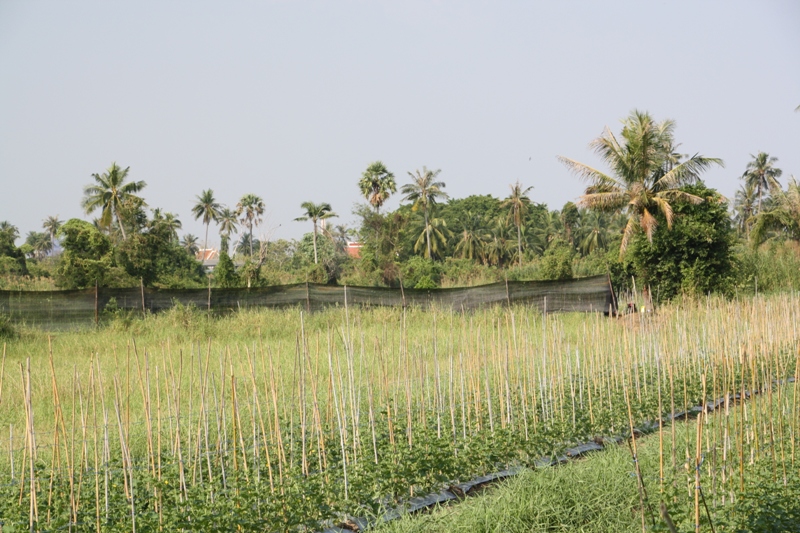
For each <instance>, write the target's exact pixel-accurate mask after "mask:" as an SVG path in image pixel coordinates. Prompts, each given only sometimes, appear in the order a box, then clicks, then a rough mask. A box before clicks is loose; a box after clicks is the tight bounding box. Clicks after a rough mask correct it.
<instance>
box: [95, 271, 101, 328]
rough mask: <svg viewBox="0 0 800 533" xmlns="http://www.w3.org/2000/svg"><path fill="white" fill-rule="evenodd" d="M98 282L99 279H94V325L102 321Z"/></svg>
mask: <svg viewBox="0 0 800 533" xmlns="http://www.w3.org/2000/svg"><path fill="white" fill-rule="evenodd" d="M98 296H99V295H98V283H97V280H96V279H95V280H94V325H95V326H97V325H98V324H99V323H100V309H99V307H100V298H99V297H98Z"/></svg>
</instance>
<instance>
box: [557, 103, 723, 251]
mask: <svg viewBox="0 0 800 533" xmlns="http://www.w3.org/2000/svg"><path fill="white" fill-rule="evenodd" d="M674 130H675V122H674V121H671V120H665V121H662V122H656V121H654V120H653V118H652V117H651V116H650V115H649V114H648V113H645V112H641V111H637V110H634V111H633V112H632V113H631V114H630V116H628V118H626V119H625V120H624V121H623V127H622V134H621V135H622V139H621V141H620V140H618V139H617V137H615V136H614V134H613V133H611V130H609V129H608V128H606V130H605V132H603V134H602V135H601V136H600V137H598V138H597V139H595V140H593V141H592V142H591V143H590V144H589V146H590V147H591V148H593V149H594V151H595V153H597V154H598V155H599V156H600V157H601V158H602V159H603V160H604V161H605V162H606V164H607V165H608V166H609V167H610V168H611V173H610V174H606V173H604V172H601V171H600V170H597V169H595V168H592V167H590V166H589V165H586V164H584V163H579V162H578V161H575V160H573V159H568V158H566V157H561V156H559V158H558V159H559V160H560V161H561V162H562V163H563V164H564V165H565V166H566V167H567V168H568V169H569V170H571V171H572V172H573V173H575V174H577V175H578V177H580V178H581V179H583V180H585V181H587V182H588V183H589V186H588V187H586V191H585V193H584V194H583V196H581V197H580V198H579V199H578V204H579V205H580V206H582V207H588V208H591V209H599V210H601V211H611V212H616V211H624V212H625V213H626V214H627V216H628V223H627V225H626V226H625V231H624V232H623V235H622V242H621V244H620V255H622V254H623V253H624V252H625V249H626V248H627V246H628V243H629V242H630V239H631V237H632V236H633V235H634V234H635V233H636V232H637V231H638V230H640V229H641V230H643V231H644V232H645V235H647V239H648V240H649V241H650V242H652V240H653V232H654V231H655V229H656V226H657V225H658V222H657V220H656V217H655V214H656V213H657V212H659V211H660V212H661V213H662V214H663V215H664V218H665V219H666V222H667V227H668V228H670V229H671V228H672V221H673V219H674V214H673V211H672V206H671V205H670V202H674V201H676V200H681V199H682V200H685V201H688V202H691V203H695V204H697V203H700V202H702V201H703V199H702V198H700V197H698V196H695V195H693V194H689V193H686V192H683V191H681V190H679V188H680V187H681V186H683V185H685V184H687V183H691V182H693V181H695V180H696V179H697V178H698V176H699V175H700V173H701V172H703V171H704V170H706V169H708V168H709V167H711V166H712V165H720V166H723V163H722V160H721V159H717V158H711V157H704V156H701V155H697V154H695V155H693V156H692V157H689V158H687V159H686V160H684V161H680V159H681V158H677V159H678V160H676V155H675V146H676V145H675V140H674V134H673V133H674Z"/></svg>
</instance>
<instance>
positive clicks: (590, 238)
mask: <svg viewBox="0 0 800 533" xmlns="http://www.w3.org/2000/svg"><path fill="white" fill-rule="evenodd" d="M562 215H563V210H562ZM610 224H611V221H610V220H609V217H608V215H607V214H605V213H601V212H599V211H595V210H592V209H580V210H579V211H578V224H577V228H576V229H577V231H576V241H577V242H578V249H579V250H580V251H581V253H582V254H583V255H589V254H591V253H592V252H593V251H594V250H596V249H598V248H599V249H605V248H606V246H607V243H608V235H609V226H610Z"/></svg>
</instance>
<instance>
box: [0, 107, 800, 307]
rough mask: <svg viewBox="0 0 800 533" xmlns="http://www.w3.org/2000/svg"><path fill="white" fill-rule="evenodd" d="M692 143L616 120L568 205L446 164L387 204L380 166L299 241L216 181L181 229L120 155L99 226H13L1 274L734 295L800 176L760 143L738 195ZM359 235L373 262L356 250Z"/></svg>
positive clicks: (799, 201) (789, 215)
mask: <svg viewBox="0 0 800 533" xmlns="http://www.w3.org/2000/svg"><path fill="white" fill-rule="evenodd" d="M678 146H679V144H678V143H677V142H676V140H675V123H674V122H673V121H670V120H665V121H661V122H658V121H656V120H654V119H653V118H652V117H651V116H650V115H649V114H648V113H645V112H640V111H634V112H632V113H631V114H630V115H629V116H628V117H627V118H626V119H625V120H623V124H622V129H621V131H620V133H619V134H615V133H614V132H612V131H611V130H610V129H606V130H605V131H604V132H603V134H602V135H601V136H599V137H598V138H597V139H595V140H593V141H592V142H591V143H590V148H591V149H593V150H594V151H595V153H596V154H597V155H599V156H600V158H601V159H602V160H603V162H604V164H605V166H606V170H601V169H596V168H593V167H591V166H589V165H586V164H583V163H580V162H579V161H577V160H575V159H571V158H567V157H559V159H560V160H561V162H562V163H563V164H564V165H565V166H566V167H567V168H568V169H569V170H570V171H572V172H573V173H574V174H575V175H576V176H577V177H578V178H580V179H582V180H584V181H585V182H586V190H585V193H584V194H583V195H582V196H580V197H579V198H577V199H576V201H575V202H574V203H573V202H568V203H566V204H565V205H564V206H563V207H561V209H555V210H554V209H550V208H549V207H548V206H547V205H545V204H543V203H539V202H537V201H536V197H535V190H534V188H533V187H532V186H530V185H526V184H523V183H520V182H516V183H513V184H510V185H509V186H510V191H509V194H508V196H506V197H505V198H496V197H493V196H490V195H481V194H475V195H471V196H467V197H465V198H451V197H450V196H448V194H447V193H446V181H445V179H444V176H442V173H441V170H438V169H436V170H432V169H428V168H427V167H422V169H421V170H420V169H417V170H415V171H413V172H408V178H407V183H404V184H400V186H399V191H400V194H401V195H402V200H401V204H400V206H399V207H398V208H397V209H395V210H393V211H386V210H382V208H383V207H384V205H385V203H386V201H387V200H388V199H389V198H390V197H391V196H392V195H393V194H396V193H397V192H398V183H397V181H396V179H395V175H394V173H393V172H391V171H390V170H389V169H388V168H387V167H386V165H385V164H384V163H382V162H381V161H375V162H373V163H371V164H370V165H368V167H367V168H366V170H365V171H364V172H363V174H362V176H361V178H360V180H358V181H357V186H358V190H359V192H360V193H361V195H362V197H363V198H364V200H365V201H366V203H365V204H361V205H358V206H357V207H356V208H355V209H354V214H356V215H357V216H358V219H359V222H358V224H357V225H356V227H347V226H343V225H331V224H329V220H330V219H331V218H332V217H335V216H336V214H335V213H334V212H333V208H332V206H331V205H330V204H329V203H327V202H319V203H316V202H313V201H306V202H303V203H302V205H301V206H300V207H299V209H298V215H299V216H298V218H296V219H295V220H298V221H311V223H312V228H311V230H312V231H310V232H309V233H308V234H306V235H305V236H304V237H303V238H302V239H300V240H299V241H286V240H271V239H270V238H269V235H263V234H259V227H260V226H261V224H262V223H263V219H264V214H265V212H266V206H265V204H264V201H263V200H262V198H261V197H259V196H257V195H256V194H252V193H248V194H244V195H243V196H242V197H241V199H240V201H239V202H238V203H237V204H236V205H235V206H233V207H228V206H225V205H222V204H221V203H219V202H218V201H217V200H216V198H215V195H214V191H213V190H211V189H207V190H203V191H202V192H201V193H200V194H199V195H197V196H196V203H195V205H194V206H193V208H192V215H193V217H194V218H195V220H201V221H202V223H203V225H205V235H204V236H203V239H202V241H201V240H200V239H199V238H198V237H195V236H194V235H191V234H188V233H187V234H184V235H183V236H182V237H181V238H179V236H178V232H179V230H181V227H182V224H181V221H180V220H179V218H178V216H177V215H176V214H174V213H170V212H165V211H163V210H161V209H158V208H155V209H150V208H149V206H148V205H147V203H146V201H145V199H144V197H143V196H142V195H141V194H142V192H143V191H144V190H145V189H146V185H147V184H146V183H145V182H144V181H134V180H132V179H131V178H130V176H129V174H130V167H127V168H124V169H123V168H121V167H120V166H118V165H117V164H116V163H114V164H112V165H111V167H109V168H108V169H107V170H106V171H105V172H103V173H101V174H93V175H92V176H91V178H92V182H91V183H90V184H89V185H87V186H86V188H85V189H84V197H83V200H82V206H83V207H84V209H85V211H86V213H87V214H92V213H99V216H98V218H96V219H94V220H93V221H92V222H86V221H82V220H77V219H72V220H69V221H67V222H66V223H65V222H63V221H61V220H59V218H58V216H55V217H52V216H51V217H48V218H47V219H46V220H45V221H44V223H43V226H42V229H43V231H42V232H30V233H29V234H28V235H27V237H26V239H25V242H24V244H22V245H20V246H19V247H18V246H17V245H16V241H17V240H18V239H19V237H20V236H19V232H18V231H17V229H16V227H14V226H13V225H12V224H10V223H9V222H2V223H0V276H5V279H9V278H10V277H17V278H19V277H22V276H27V275H35V276H46V277H49V278H51V279H52V280H53V282H54V284H55V286H57V287H62V288H80V287H89V286H94V284H95V283H98V284H100V285H103V286H106V285H107V286H131V285H138V284H139V283H140V282H141V283H144V284H145V285H148V286H157V287H158V286H160V287H200V286H206V285H207V284H208V283H212V284H213V285H215V286H220V287H235V286H248V287H252V286H259V285H267V284H277V283H291V282H302V281H313V282H320V283H347V284H351V285H355V284H359V285H387V286H399V285H401V284H402V285H404V286H407V287H420V288H428V287H436V286H441V285H445V286H452V285H460V284H472V283H481V282H491V281H497V280H501V279H535V278H540V279H565V278H569V277H572V276H576V275H588V274H598V273H608V274H609V275H610V276H611V277H612V279H614V281H615V282H616V283H617V284H619V285H622V286H627V285H628V284H629V283H631V282H632V281H633V280H638V281H639V283H640V284H642V286H647V287H650V288H651V290H652V292H653V293H656V294H657V295H658V296H659V297H660V298H662V297H663V298H669V297H673V296H675V295H677V294H680V293H707V292H711V291H719V292H726V293H731V292H732V291H735V290H737V287H741V286H743V285H745V284H747V283H750V282H751V281H752V280H753V279H754V278H755V277H757V275H758V273H757V272H756V271H755V270H754V268H755V267H753V265H754V264H756V262H754V261H753V260H752V259H751V258H749V257H746V258H744V259H743V257H744V255H746V254H748V253H753V252H751V251H750V250H754V249H757V248H758V247H759V246H772V247H774V246H776V245H784V244H785V243H787V242H800V185H798V183H797V181H796V180H795V179H794V178H791V179H790V180H789V182H788V184H787V188H786V189H785V190H784V189H783V188H782V185H781V183H780V178H781V176H782V172H781V170H780V169H779V168H778V167H777V161H778V160H777V158H775V157H773V156H770V155H769V154H767V153H765V152H759V153H757V154H755V155H753V156H752V160H751V162H750V163H749V164H748V165H747V167H746V169H745V171H744V172H743V174H742V175H741V180H742V187H741V188H740V190H739V191H738V192H737V193H736V197H735V198H734V199H733V201H731V202H728V201H727V200H726V199H725V198H723V197H722V196H721V195H720V194H719V193H718V192H717V191H714V190H713V189H709V188H707V187H706V186H705V185H704V184H703V182H702V181H701V176H702V173H703V172H704V171H705V170H707V169H708V168H710V167H712V166H714V165H722V161H721V160H719V159H716V158H712V157H705V156H702V155H699V154H695V155H691V156H688V155H683V154H680V153H678V152H677V147H678ZM729 206H730V212H729ZM212 225H213V226H215V227H216V231H217V232H218V235H219V242H220V244H221V246H220V249H219V263H218V265H217V267H216V270H215V271H214V273H213V274H212V275H211V276H210V278H208V277H207V275H206V272H204V270H203V268H202V267H201V263H200V261H198V259H196V256H197V254H198V252H199V251H200V250H201V248H200V245H201V244H202V249H208V248H209V244H208V243H209V232H210V230H211V226H212ZM267 233H269V230H267ZM237 237H238V238H237ZM352 242H357V243H359V244H360V248H359V253H360V257H359V258H353V257H351V256H350V255H348V253H347V252H348V243H352ZM59 251H60V253H57V252H59ZM748 265H749V266H748Z"/></svg>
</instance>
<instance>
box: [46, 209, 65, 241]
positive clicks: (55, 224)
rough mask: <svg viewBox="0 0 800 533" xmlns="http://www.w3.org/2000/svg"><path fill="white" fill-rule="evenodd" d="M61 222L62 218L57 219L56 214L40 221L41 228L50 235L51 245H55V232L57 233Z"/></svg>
mask: <svg viewBox="0 0 800 533" xmlns="http://www.w3.org/2000/svg"><path fill="white" fill-rule="evenodd" d="M63 223H64V221H63V220H59V219H58V215H56V216H54V217H47V218H46V219H44V222H43V223H42V229H44V230H45V231H46V232H47V233H48V235H49V236H50V243H51V244H52V245H53V246H55V245H56V233H58V230H59V229H60V228H61V225H62V224H63Z"/></svg>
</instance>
